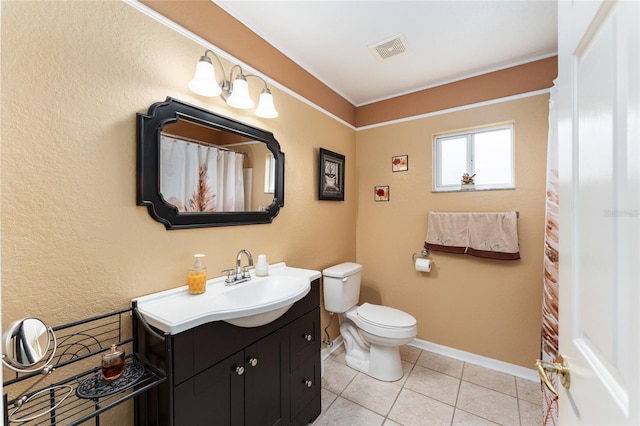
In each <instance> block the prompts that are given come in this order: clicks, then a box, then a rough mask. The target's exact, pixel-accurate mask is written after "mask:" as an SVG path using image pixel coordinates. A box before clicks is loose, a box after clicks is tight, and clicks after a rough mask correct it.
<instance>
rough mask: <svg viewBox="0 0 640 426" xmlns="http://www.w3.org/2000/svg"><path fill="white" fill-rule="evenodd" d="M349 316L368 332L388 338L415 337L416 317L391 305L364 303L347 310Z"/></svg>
mask: <svg viewBox="0 0 640 426" xmlns="http://www.w3.org/2000/svg"><path fill="white" fill-rule="evenodd" d="M347 318H349V319H350V320H351V321H353V322H354V323H355V324H356V325H357V326H358V327H360V328H361V329H362V330H364V331H366V332H367V333H371V334H373V335H376V336H380V337H387V338H391V339H393V338H397V339H400V338H407V337H415V336H416V334H417V328H416V319H415V318H414V317H413V316H411V315H409V314H408V313H406V312H403V311H401V310H399V309H395V308H391V307H389V306H381V305H374V304H371V303H364V304H362V306H356V307H355V308H354V309H351V310H349V311H348V312H347Z"/></svg>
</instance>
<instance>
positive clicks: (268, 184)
mask: <svg viewBox="0 0 640 426" xmlns="http://www.w3.org/2000/svg"><path fill="white" fill-rule="evenodd" d="M275 169H276V159H275V158H273V154H271V153H270V152H268V153H267V154H266V155H265V157H264V193H265V194H273V191H274V189H275V186H276V173H275Z"/></svg>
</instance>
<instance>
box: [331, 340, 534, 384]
mask: <svg viewBox="0 0 640 426" xmlns="http://www.w3.org/2000/svg"><path fill="white" fill-rule="evenodd" d="M343 343H344V342H343V340H342V336H338V338H336V339H335V340H334V341H333V345H331V347H325V348H324V349H322V354H321V355H322V360H325V359H327V358H328V357H329V356H330V355H331V354H332V353H333V352H335V351H336V350H338V349H339V348H340V347H341V346H342V344H343ZM409 346H413V347H414V348H418V349H422V350H425V351H429V352H433V353H437V354H439V355H444V356H448V357H449V358H454V359H459V360H460V361H464V362H468V363H470V364H475V365H479V366H481V367H485V368H489V369H491V370H496V371H499V372H501V373H506V374H510V375H512V376H516V377H520V378H521V379H526V380H531V381H533V382H537V383H540V376H539V375H538V372H537V371H536V370H534V369H532V368H525V367H521V366H519V365H515V364H510V363H508V362H504V361H499V360H497V359H493V358H487V357H485V356H482V355H476V354H473V353H471V352H465V351H461V350H459V349H454V348H450V347H448V346H443V345H439V344H437V343H431V342H427V341H426V340H420V339H414V341H413V342H411V343H409Z"/></svg>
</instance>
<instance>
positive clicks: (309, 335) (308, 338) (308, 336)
mask: <svg viewBox="0 0 640 426" xmlns="http://www.w3.org/2000/svg"><path fill="white" fill-rule="evenodd" d="M304 340H306V341H307V342H310V341H312V340H313V335H311V334H305V335H304Z"/></svg>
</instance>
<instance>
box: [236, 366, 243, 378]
mask: <svg viewBox="0 0 640 426" xmlns="http://www.w3.org/2000/svg"><path fill="white" fill-rule="evenodd" d="M236 374H237V375H238V376H242V375H243V374H244V367H241V366H238V367H236Z"/></svg>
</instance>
